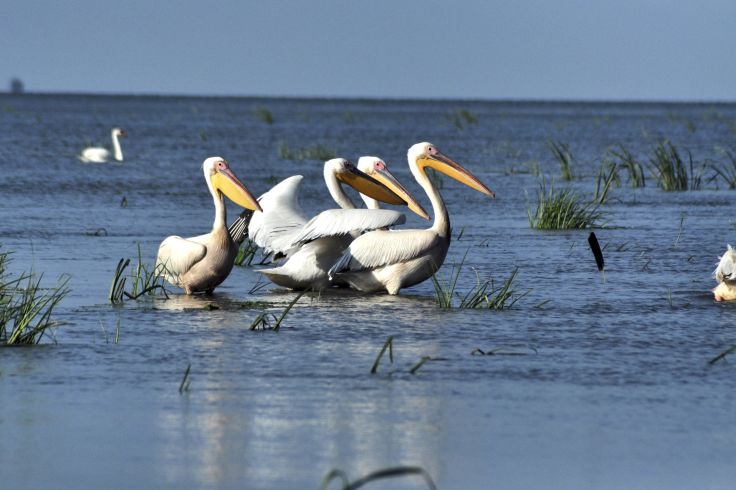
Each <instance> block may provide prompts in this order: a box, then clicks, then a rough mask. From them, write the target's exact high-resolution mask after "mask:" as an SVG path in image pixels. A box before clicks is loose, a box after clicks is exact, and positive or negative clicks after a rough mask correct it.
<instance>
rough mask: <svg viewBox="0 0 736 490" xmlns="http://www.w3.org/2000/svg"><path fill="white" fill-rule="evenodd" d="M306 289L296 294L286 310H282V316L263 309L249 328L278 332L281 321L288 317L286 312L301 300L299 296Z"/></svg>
mask: <svg viewBox="0 0 736 490" xmlns="http://www.w3.org/2000/svg"><path fill="white" fill-rule="evenodd" d="M305 293H306V291H301V292H300V293H299V294H297V295H296V297H295V298H294V299H293V300H292V301H291V303H289V304H288V305H287V306H286V308H284V311H282V312H281V315H280V316H278V317H277V316H276V315H274V314H273V313H268V312H266V311H262V312H261V313H259V314H258V316H257V317H256V318H255V320H253V322H252V323H251V324H250V327H248V329H249V330H273V331H274V332H278V331H279V329H280V328H281V323H282V322H283V321H284V318H286V314H287V313H289V310H291V308H292V307H293V306H294V305H295V304H296V302H297V301H299V298H301V297H302V296H304V294H305ZM272 322H273V323H272Z"/></svg>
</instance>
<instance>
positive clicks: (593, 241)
mask: <svg viewBox="0 0 736 490" xmlns="http://www.w3.org/2000/svg"><path fill="white" fill-rule="evenodd" d="M588 245H590V249H591V250H592V251H593V256H594V257H595V264H596V265H597V266H598V270H599V271H601V272H603V268H604V267H605V264H604V263H603V252H601V246H600V245H599V244H598V238H596V236H595V233H593V232H592V231H591V232H590V235H588Z"/></svg>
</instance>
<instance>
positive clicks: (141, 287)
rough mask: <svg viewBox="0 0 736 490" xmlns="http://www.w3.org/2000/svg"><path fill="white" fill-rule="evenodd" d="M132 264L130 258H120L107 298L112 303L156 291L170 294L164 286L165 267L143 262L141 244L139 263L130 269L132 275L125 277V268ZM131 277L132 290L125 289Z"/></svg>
mask: <svg viewBox="0 0 736 490" xmlns="http://www.w3.org/2000/svg"><path fill="white" fill-rule="evenodd" d="M129 265H130V259H120V260H119V261H118V265H117V267H116V268H115V273H114V274H113V277H112V283H111V284H110V292H109V293H108V296H107V299H108V300H109V301H110V303H112V304H119V303H122V302H123V297H126V298H128V299H132V300H136V299H138V298H140V297H141V296H143V295H145V294H149V295H153V294H155V293H156V292H162V293H163V294H164V296H166V297H167V298H168V297H169V295H168V294H167V292H166V288H165V287H164V278H163V276H162V273H163V272H164V267H154V268H153V269H150V268H149V266H147V265H146V264H144V263H143V259H142V257H141V246H140V245H138V263H137V264H136V266H135V267H134V268H132V269H131V270H130V275H129V276H128V277H125V275H124V274H125V269H126V268H127V267H128V266H129ZM128 279H130V283H129V284H130V291H126V290H125V285H126V282H127V280H128Z"/></svg>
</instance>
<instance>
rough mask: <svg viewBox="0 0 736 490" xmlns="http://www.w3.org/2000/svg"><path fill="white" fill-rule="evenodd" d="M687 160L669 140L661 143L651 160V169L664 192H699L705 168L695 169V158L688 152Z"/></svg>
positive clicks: (655, 149)
mask: <svg viewBox="0 0 736 490" xmlns="http://www.w3.org/2000/svg"><path fill="white" fill-rule="evenodd" d="M687 160H688V163H687V164H686V163H685V160H684V159H683V158H682V156H681V155H680V152H679V151H678V150H677V148H676V147H675V146H674V145H673V144H672V143H670V142H669V141H667V140H663V141H660V142H659V143H658V144H657V146H656V147H655V148H654V153H653V155H652V157H651V158H650V159H649V167H650V169H651V172H652V175H654V178H655V179H656V181H657V185H658V186H659V187H660V188H661V189H662V190H664V191H667V192H675V191H687V190H691V191H694V190H698V189H700V187H701V185H702V175H703V170H704V166H703V165H701V167H700V168H699V169H696V168H695V165H694V162H693V156H692V154H691V153H690V151H689V150H687Z"/></svg>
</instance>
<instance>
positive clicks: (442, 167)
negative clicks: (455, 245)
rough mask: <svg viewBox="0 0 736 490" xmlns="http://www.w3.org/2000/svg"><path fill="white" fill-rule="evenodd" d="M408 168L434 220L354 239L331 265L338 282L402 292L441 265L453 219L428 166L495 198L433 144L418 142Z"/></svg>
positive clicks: (364, 289) (424, 278)
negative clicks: (423, 227)
mask: <svg viewBox="0 0 736 490" xmlns="http://www.w3.org/2000/svg"><path fill="white" fill-rule="evenodd" d="M407 157H408V160H409V168H410V169H411V173H412V174H414V178H416V180H417V182H418V183H419V185H420V186H422V188H423V189H424V190H425V191H426V192H427V196H429V199H430V201H431V202H432V209H433V212H434V224H433V225H432V227H431V228H428V229H426V230H376V231H371V232H369V233H366V234H364V235H361V236H360V237H358V238H356V239H355V240H353V242H352V243H351V244H350V246H349V247H348V249H347V250H346V251H345V253H344V254H343V255H342V257H341V258H340V260H339V261H338V262H337V263H336V264H335V265H333V266H332V267H331V268H330V271H329V275H330V277H331V278H332V279H333V280H335V281H341V282H343V281H344V282H346V283H348V284H349V285H350V286H351V287H353V288H355V289H358V290H360V291H387V292H388V293H389V294H398V293H399V290H400V289H401V288H405V287H409V286H413V285H414V284H418V283H420V282H422V281H424V280H426V279H428V278H429V277H430V276H431V275H432V274H434V272H435V271H437V269H439V268H440V266H441V265H442V263H443V262H444V260H445V255H447V249H448V248H449V247H450V218H449V216H448V214H447V208H445V203H444V202H443V201H442V197H441V196H440V193H439V191H438V190H437V189H436V188H435V187H434V185H432V182H431V181H430V180H429V177H428V176H427V173H426V171H425V168H426V167H430V168H433V169H435V170H437V171H439V172H442V173H444V174H446V175H448V176H449V177H452V178H453V179H455V180H458V181H460V182H462V183H463V184H465V185H467V186H469V187H471V188H473V189H475V190H477V191H479V192H482V193H483V194H486V195H488V196H491V197H495V195H494V193H493V192H492V191H491V190H490V189H488V187H486V186H485V185H484V184H482V183H481V182H480V181H479V180H478V179H477V178H476V177H475V176H473V174H471V173H470V172H468V171H467V170H465V169H464V168H463V167H461V166H460V165H458V164H457V163H455V162H454V161H452V160H450V159H449V158H448V157H446V156H445V155H443V154H442V153H441V152H440V151H439V150H438V149H437V147H436V146H434V145H433V144H431V143H417V144H415V145H414V146H412V147H411V148H409V152H408V154H407Z"/></svg>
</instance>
